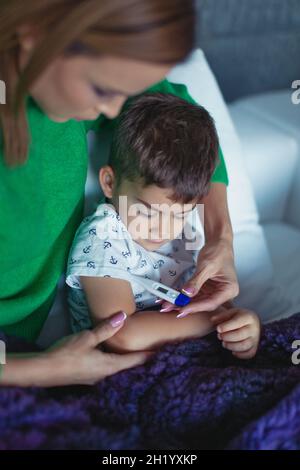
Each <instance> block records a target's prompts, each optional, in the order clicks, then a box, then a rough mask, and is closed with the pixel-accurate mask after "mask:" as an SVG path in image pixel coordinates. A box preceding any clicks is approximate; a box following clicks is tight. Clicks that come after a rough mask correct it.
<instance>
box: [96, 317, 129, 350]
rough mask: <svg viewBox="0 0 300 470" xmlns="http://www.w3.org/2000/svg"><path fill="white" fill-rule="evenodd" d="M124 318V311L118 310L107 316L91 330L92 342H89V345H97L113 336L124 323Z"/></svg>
mask: <svg viewBox="0 0 300 470" xmlns="http://www.w3.org/2000/svg"><path fill="white" fill-rule="evenodd" d="M126 318H127V315H126V313H125V312H118V313H116V314H115V315H113V316H112V317H111V318H108V319H107V320H105V321H104V322H103V323H101V324H100V325H98V326H96V328H94V329H93V330H92V331H91V333H92V335H91V338H92V339H91V342H92V343H93V344H90V346H91V347H97V346H98V345H99V344H100V343H103V341H106V340H107V339H109V338H111V337H112V336H114V335H115V334H116V333H117V331H119V330H120V328H121V327H122V326H123V325H124V322H125V320H126Z"/></svg>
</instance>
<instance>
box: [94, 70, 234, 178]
mask: <svg viewBox="0 0 300 470" xmlns="http://www.w3.org/2000/svg"><path fill="white" fill-rule="evenodd" d="M155 92H160V93H171V94H173V95H175V96H178V97H180V98H182V99H184V100H186V101H188V102H189V103H193V104H198V103H197V102H196V101H195V100H194V99H193V98H192V97H191V95H190V94H189V93H188V90H187V87H186V86H185V85H182V84H177V83H171V82H169V81H168V80H167V79H165V80H162V81H161V82H159V83H156V84H155V85H153V86H152V87H150V88H148V89H147V90H146V91H145V92H143V93H155ZM132 99H133V98H129V99H128V100H127V101H126V102H125V104H124V106H123V109H122V111H123V110H125V109H126V108H127V107H128V105H129V104H130V102H131V100H132ZM117 122H118V118H116V119H107V118H105V117H104V116H103V115H101V116H100V117H99V118H98V119H97V121H87V122H85V126H86V130H87V131H89V130H94V131H96V132H98V131H99V132H100V131H101V128H104V127H106V128H108V129H109V128H111V130H113V129H114V128H115V127H116V126H117ZM212 182H213V183H223V184H225V185H226V186H227V185H228V175H227V170H226V165H225V161H224V156H223V152H222V150H221V148H220V149H219V164H218V166H217V167H216V169H215V172H214V174H213V176H212Z"/></svg>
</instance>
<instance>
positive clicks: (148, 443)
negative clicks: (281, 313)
mask: <svg viewBox="0 0 300 470" xmlns="http://www.w3.org/2000/svg"><path fill="white" fill-rule="evenodd" d="M295 339H300V314H297V315H294V316H293V317H291V318H289V319H286V320H282V321H279V322H275V323H272V324H269V325H267V326H265V328H264V331H263V336H262V341H261V345H260V350H259V352H258V354H257V356H256V358H255V359H253V360H251V361H241V360H238V359H236V358H233V357H232V355H231V354H230V353H229V352H228V351H225V350H224V349H223V348H222V347H221V345H220V342H219V341H218V340H217V338H216V335H215V334H211V335H209V336H207V337H206V338H204V339H199V340H190V341H185V342H182V343H180V344H177V345H168V346H165V347H163V348H162V349H161V350H160V351H159V352H158V353H157V354H156V355H155V356H154V357H153V358H151V360H150V361H149V362H148V363H147V364H145V365H143V366H139V367H136V368H133V369H130V370H127V371H123V372H121V373H119V374H116V375H114V376H112V377H110V378H107V379H105V380H104V381H102V382H101V383H99V384H98V385H97V386H94V387H91V388H89V387H67V388H60V389H48V390H47V389H46V390H43V389H36V388H35V389H28V390H27V389H20V388H2V389H0V449H111V450H116V449H122V450H125V449H164V450H167V449H220V448H221V449H224V448H230V449H300V383H299V382H300V364H299V365H298V366H297V365H293V363H292V361H291V356H292V353H293V349H292V343H293V341H294V340H295ZM6 340H7V342H8V345H9V347H10V349H14V350H16V346H18V341H17V342H16V340H14V339H10V338H6ZM19 347H20V344H19ZM299 357H300V355H299Z"/></svg>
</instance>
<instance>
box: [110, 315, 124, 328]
mask: <svg viewBox="0 0 300 470" xmlns="http://www.w3.org/2000/svg"><path fill="white" fill-rule="evenodd" d="M126 318H127V315H126V313H125V312H120V313H117V314H116V315H114V316H113V317H112V319H111V320H110V324H111V326H113V327H114V328H117V326H120V325H121V323H123V322H124V321H125V320H126Z"/></svg>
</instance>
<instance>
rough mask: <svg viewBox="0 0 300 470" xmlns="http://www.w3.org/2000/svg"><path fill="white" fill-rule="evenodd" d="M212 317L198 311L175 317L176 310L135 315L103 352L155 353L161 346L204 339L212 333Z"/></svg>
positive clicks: (152, 311) (148, 311) (137, 313)
mask: <svg viewBox="0 0 300 470" xmlns="http://www.w3.org/2000/svg"><path fill="white" fill-rule="evenodd" d="M215 314H216V311H215V312H200V313H196V314H192V315H189V316H187V317H184V318H177V317H176V315H178V311H174V312H168V313H162V312H159V311H157V310H147V311H141V312H136V313H135V314H134V315H131V316H130V318H128V319H127V321H126V324H125V325H124V327H123V328H122V331H120V332H119V333H117V334H116V335H115V336H114V337H113V338H111V339H110V340H109V344H108V348H107V349H108V350H110V351H114V352H118V353H122V352H123V353H126V352H131V351H144V350H155V349H157V348H159V347H160V346H162V345H163V344H165V343H170V342H176V341H182V340H184V339H187V338H197V337H201V336H205V335H207V334H208V333H211V332H212V331H213V330H215V326H214V324H213V322H212V321H211V319H210V318H211V317H212V316H213V315H215ZM119 335H120V336H119ZM118 336H119V338H118Z"/></svg>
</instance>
